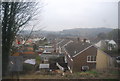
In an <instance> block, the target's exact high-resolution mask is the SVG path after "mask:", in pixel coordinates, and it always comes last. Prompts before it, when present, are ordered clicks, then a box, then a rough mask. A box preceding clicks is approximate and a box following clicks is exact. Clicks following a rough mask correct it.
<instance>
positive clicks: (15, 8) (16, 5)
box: [1, 2, 37, 76]
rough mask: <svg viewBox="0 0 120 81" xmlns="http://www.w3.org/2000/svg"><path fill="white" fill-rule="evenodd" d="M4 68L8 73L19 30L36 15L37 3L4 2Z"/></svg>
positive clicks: (2, 4)
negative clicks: (10, 56)
mask: <svg viewBox="0 0 120 81" xmlns="http://www.w3.org/2000/svg"><path fill="white" fill-rule="evenodd" d="M1 6H2V10H1V13H2V18H1V19H2V62H4V63H3V65H2V68H3V70H2V71H3V72H2V74H3V76H5V75H6V74H5V73H6V72H7V70H8V69H7V67H8V62H9V55H10V50H11V47H12V42H13V41H14V38H15V35H16V34H17V32H18V31H19V29H20V28H21V27H22V26H24V25H25V24H27V23H28V21H30V20H32V19H33V17H34V16H35V15H36V10H37V8H36V6H37V3H36V2H2V3H1Z"/></svg>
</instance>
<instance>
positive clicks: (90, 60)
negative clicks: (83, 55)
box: [87, 56, 96, 62]
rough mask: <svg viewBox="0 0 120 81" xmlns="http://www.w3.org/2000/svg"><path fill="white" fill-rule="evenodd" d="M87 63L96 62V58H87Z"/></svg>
mask: <svg viewBox="0 0 120 81" xmlns="http://www.w3.org/2000/svg"><path fill="white" fill-rule="evenodd" d="M87 62H96V56H87Z"/></svg>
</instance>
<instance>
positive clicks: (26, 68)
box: [23, 63, 34, 73]
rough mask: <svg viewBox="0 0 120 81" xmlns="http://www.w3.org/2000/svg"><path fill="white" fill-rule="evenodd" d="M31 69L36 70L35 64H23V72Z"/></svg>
mask: <svg viewBox="0 0 120 81" xmlns="http://www.w3.org/2000/svg"><path fill="white" fill-rule="evenodd" d="M31 71H34V65H31V64H27V63H25V64H23V73H29V72H31Z"/></svg>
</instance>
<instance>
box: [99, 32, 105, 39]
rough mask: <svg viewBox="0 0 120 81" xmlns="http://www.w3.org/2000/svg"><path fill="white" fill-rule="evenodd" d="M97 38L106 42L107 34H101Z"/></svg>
mask: <svg viewBox="0 0 120 81" xmlns="http://www.w3.org/2000/svg"><path fill="white" fill-rule="evenodd" d="M97 37H98V38H99V39H101V40H104V39H106V34H105V33H99V34H98V35H97Z"/></svg>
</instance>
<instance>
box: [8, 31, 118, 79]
mask: <svg viewBox="0 0 120 81" xmlns="http://www.w3.org/2000/svg"><path fill="white" fill-rule="evenodd" d="M116 30H118V29H113V30H111V31H110V32H108V33H103V32H102V33H99V34H97V35H96V36H94V38H93V37H91V39H92V40H90V38H89V39H88V38H87V37H83V36H78V35H77V36H72V35H71V36H70V35H69V36H68V34H66V35H64V36H63V35H62V36H61V37H60V36H58V37H57V36H55V34H48V35H43V36H42V35H41V34H40V35H39V33H38V34H34V33H33V34H31V35H30V36H29V33H27V34H28V36H26V35H25V34H23V33H22V34H18V35H17V36H16V37H15V40H14V42H13V44H12V46H13V48H12V49H13V50H14V51H12V53H11V55H10V61H9V71H10V72H13V73H14V72H19V74H20V75H19V76H20V77H21V78H34V77H36V78H44V77H45V78H118V76H119V70H120V68H119V66H120V55H119V54H118V47H119V46H118V42H117V41H116V40H118V39H114V38H111V39H109V38H107V36H105V35H107V34H109V33H111V32H113V31H116ZM93 33H94V32H93ZM112 34H113V33H112ZM111 36H112V35H111ZM108 37H109V36H108ZM27 75H29V76H30V75H31V76H32V77H29V76H27ZM25 76H26V77H25ZM37 76H38V77H37ZM53 76H54V77H53Z"/></svg>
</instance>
